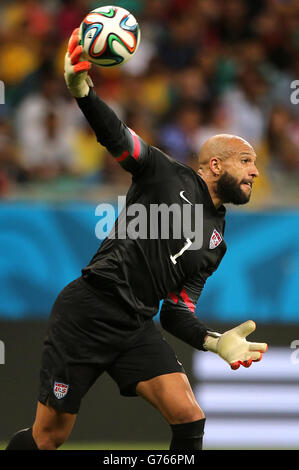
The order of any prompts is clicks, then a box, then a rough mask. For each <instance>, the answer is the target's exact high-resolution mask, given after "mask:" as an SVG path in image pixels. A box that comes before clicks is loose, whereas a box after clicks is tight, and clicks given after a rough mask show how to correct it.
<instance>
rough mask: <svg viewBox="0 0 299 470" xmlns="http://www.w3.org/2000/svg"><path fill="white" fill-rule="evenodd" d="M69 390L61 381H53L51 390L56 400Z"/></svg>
mask: <svg viewBox="0 0 299 470" xmlns="http://www.w3.org/2000/svg"><path fill="white" fill-rule="evenodd" d="M68 390H69V386H68V385H67V384H63V383H62V382H54V387H53V392H54V395H55V397H56V398H58V400H61V398H64V397H65V396H66V394H67V392H68Z"/></svg>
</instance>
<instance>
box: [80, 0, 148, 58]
mask: <svg viewBox="0 0 299 470" xmlns="http://www.w3.org/2000/svg"><path fill="white" fill-rule="evenodd" d="M79 37H80V44H81V45H82V48H83V57H84V56H85V57H84V58H85V59H86V60H89V61H90V62H92V63H93V64H96V65H101V66H103V67H113V66H115V65H121V64H124V63H125V62H127V61H128V60H129V59H130V58H131V57H132V56H133V55H134V54H135V52H136V51H137V49H138V46H139V43H140V28H139V25H138V23H137V21H136V19H135V18H134V16H133V15H132V14H131V13H130V12H129V11H128V10H125V9H124V8H121V7H116V6H103V7H100V8H96V9H95V10H93V11H91V12H90V13H88V15H87V16H86V17H85V18H84V20H83V21H82V23H81V25H80V31H79Z"/></svg>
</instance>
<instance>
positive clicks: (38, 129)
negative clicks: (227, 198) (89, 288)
mask: <svg viewBox="0 0 299 470" xmlns="http://www.w3.org/2000/svg"><path fill="white" fill-rule="evenodd" d="M105 4H107V2H106V1H104V2H103V1H100V0H97V1H90V0H64V1H63V0H41V1H37V0H10V1H5V0H2V2H1V5H0V80H1V85H2V87H1V92H2V91H3V93H2V96H1V97H0V225H1V232H0V280H1V282H0V340H2V341H3V343H4V345H5V364H2V365H1V364H0V377H1V387H0V397H1V398H2V399H1V400H0V416H1V419H0V440H2V441H6V440H7V439H8V438H9V436H10V435H11V434H12V433H13V432H14V431H16V430H17V429H21V428H24V427H27V426H29V425H30V424H31V422H32V419H33V414H34V410H35V403H36V395H37V387H38V373H39V360H40V352H41V347H42V341H43V337H44V334H45V331H46V320H47V318H48V315H49V312H50V309H51V306H52V303H53V301H54V300H55V298H56V296H57V294H58V292H59V291H60V290H61V289H62V288H63V287H64V286H65V285H66V284H67V283H68V282H70V281H71V280H73V279H74V278H76V277H78V276H79V275H80V270H81V268H82V267H83V266H85V265H86V264H87V263H88V262H89V260H90V258H91V257H92V255H93V254H94V252H95V250H96V249H97V248H98V246H99V244H100V240H98V239H97V238H96V236H95V226H96V223H97V221H98V218H97V217H96V215H95V209H96V206H97V205H98V204H99V203H101V202H112V203H115V204H116V202H117V196H118V195H125V194H126V191H127V189H128V187H129V185H130V175H129V174H127V173H126V172H124V171H123V170H122V169H121V168H120V167H119V166H118V165H117V163H116V162H115V161H114V160H113V159H112V158H111V156H110V155H109V154H108V153H107V151H106V150H105V149H104V148H102V147H101V146H100V145H99V144H97V142H96V139H95V137H94V135H93V133H92V131H91V130H90V128H89V127H88V125H87V122H86V121H85V119H84V118H83V116H82V115H81V113H80V111H79V109H78V107H77V104H76V102H75V101H74V99H73V98H72V97H71V96H70V94H69V93H68V90H67V88H66V86H65V83H64V80H63V61H64V54H65V51H66V47H67V42H68V38H69V36H70V34H71V32H72V30H73V29H74V28H75V27H77V26H79V24H80V22H81V21H82V19H83V18H84V16H85V15H86V14H87V13H88V12H89V11H90V10H92V9H93V8H96V7H99V6H101V5H105ZM113 4H114V5H118V6H122V7H124V8H127V9H129V10H130V11H131V12H132V13H133V14H134V15H135V16H136V18H137V19H138V21H139V23H140V27H141V36H142V39H141V44H140V47H139V50H138V51H137V53H136V55H135V56H134V57H133V58H132V59H131V61H130V62H129V63H127V64H126V65H124V66H123V67H120V68H115V69H113V68H112V69H110V70H109V69H105V68H100V67H95V66H93V69H92V71H91V76H92V78H93V81H94V84H95V88H96V91H97V93H98V94H99V95H100V96H101V97H102V99H104V100H105V101H106V102H107V103H108V104H109V105H110V106H111V107H112V108H113V109H114V110H115V111H116V113H117V114H118V116H119V117H120V118H121V119H122V120H124V121H125V122H126V123H127V124H128V125H129V127H131V128H132V129H134V130H135V132H136V133H138V134H139V135H140V136H141V137H142V138H143V139H144V140H146V141H147V142H148V143H150V144H152V145H154V146H157V147H159V148H161V149H163V150H164V151H166V152H167V153H169V154H170V155H171V156H172V157H174V158H176V159H177V160H179V161H181V162H184V163H187V164H189V165H190V166H192V167H193V168H196V165H197V162H196V155H197V154H198V152H199V150H200V148H201V146H202V145H203V143H204V142H205V140H206V139H207V138H209V137H210V136H211V135H213V134H217V133H223V132H225V133H233V134H237V135H240V136H242V137H243V138H245V139H247V140H248V141H249V142H250V143H251V144H252V145H253V146H254V147H255V150H256V152H257V155H258V161H257V164H258V169H259V172H260V177H259V178H258V180H257V181H256V183H255V185H254V190H253V195H252V199H251V201H250V203H249V204H248V205H247V206H244V207H242V210H239V209H237V208H233V207H229V208H228V209H229V210H228V218H227V228H226V234H225V238H226V242H227V245H228V252H227V254H226V257H225V258H224V260H223V262H222V264H221V266H220V268H219V269H218V271H217V272H216V273H215V274H214V275H213V277H212V278H211V279H210V280H209V281H208V282H207V286H206V289H205V291H204V293H203V295H202V297H201V299H200V301H199V304H198V306H197V311H196V312H197V314H198V315H199V316H200V318H201V319H202V320H203V321H205V322H206V323H208V324H209V325H211V326H214V327H215V328H216V329H217V330H219V331H224V329H225V328H227V327H230V326H232V325H236V323H237V322H241V321H245V320H247V319H249V318H252V319H253V320H254V321H256V323H257V325H258V328H257V331H256V333H254V334H253V340H254V341H266V342H268V343H269V346H270V347H269V351H268V352H267V354H266V355H265V357H264V360H263V361H262V362H261V363H260V364H256V365H254V366H255V367H251V368H250V369H248V370H243V371H238V372H232V371H230V370H227V369H226V367H225V364H221V365H220V364H219V363H218V362H217V358H216V359H215V358H214V357H213V358H211V357H210V356H208V355H206V354H203V353H194V351H193V350H192V348H189V347H188V346H186V345H184V344H183V343H182V342H180V341H178V340H175V339H173V338H169V341H170V342H171V344H172V345H173V346H174V347H175V348H176V350H177V352H178V355H179V356H180V357H181V359H182V360H183V362H184V365H185V368H186V371H187V372H188V374H189V377H190V380H191V382H192V384H193V386H194V390H195V391H196V395H197V398H198V401H199V403H200V404H201V406H202V408H203V409H204V410H205V411H206V416H207V418H208V420H207V430H206V441H205V442H206V448H246V447H249V448H273V447H275V448H279V447H281V448H294V447H295V448H298V446H299V444H298V443H299V416H298V411H299V357H298V358H297V356H296V349H295V346H293V349H292V347H291V344H293V345H294V344H295V343H294V340H296V339H298V346H299V304H298V288H299V249H298V233H299V209H298V207H299V189H298V176H299V92H297V93H296V88H295V86H296V84H295V85H294V81H296V80H299V4H298V1H296V0H246V1H245V0H138V1H137V0H123V1H114V2H113ZM298 87H299V82H298ZM156 318H157V321H159V315H158V314H157V317H156ZM296 344H297V343H296ZM298 346H297V347H298ZM207 356H208V357H207ZM215 360H216V362H215ZM0 362H1V361H0ZM218 366H219V367H218ZM211 371H212V372H211ZM4 404H5V406H4ZM244 404H246V408H244ZM111 415H113V416H114V418H115V419H117V423H118V426H117V429H115V426H114V423H115V420H114V421H113V420H111ZM140 416H141V417H142V418H141V421H140V419H139V417H140ZM169 437H170V433H169V429H168V426H167V425H166V424H165V423H164V422H163V420H162V418H160V416H158V415H157V414H156V411H155V410H152V409H150V408H149V406H148V405H146V404H143V403H140V400H139V399H136V400H133V399H124V398H120V397H119V395H118V391H117V389H116V387H115V385H114V384H113V383H112V382H111V381H110V379H109V378H107V377H103V379H101V380H99V381H98V383H97V384H96V385H95V386H94V387H93V389H92V390H91V391H90V393H89V394H88V396H87V397H86V399H85V401H84V404H83V406H82V411H81V412H80V415H79V418H78V422H77V424H76V427H75V429H74V432H73V434H72V437H71V439H70V443H69V445H74V446H77V447H76V448H78V446H79V445H81V446H83V447H84V446H85V447H84V448H87V447H88V446H91V445H92V446H94V447H93V448H95V446H100V445H102V446H104V447H103V448H108V449H110V448H113V446H117V445H120V446H123V447H121V448H129V446H131V448H147V447H146V446H149V447H148V448H152V449H153V448H165V449H167V446H168V443H167V442H168V439H169ZM154 441H155V442H154ZM119 442H121V444H117V443H119ZM72 443H73V444H72ZM88 443H89V444H88ZM90 443H93V444H90ZM109 446H110V447H109ZM124 446H127V447H124ZM138 446H139V447H138ZM153 446H154V447H153ZM159 446H160V447H159ZM163 446H164V447H163Z"/></svg>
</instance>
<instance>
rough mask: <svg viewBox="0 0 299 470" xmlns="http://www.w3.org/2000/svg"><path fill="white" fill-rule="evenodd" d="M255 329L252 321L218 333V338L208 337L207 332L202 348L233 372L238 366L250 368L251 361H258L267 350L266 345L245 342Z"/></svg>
mask: <svg viewBox="0 0 299 470" xmlns="http://www.w3.org/2000/svg"><path fill="white" fill-rule="evenodd" d="M255 328H256V325H255V323H254V321H252V320H248V321H246V322H245V323H242V324H241V325H239V326H236V327H235V328H233V329H232V330H229V331H226V332H225V333H223V334H222V335H220V334H219V333H218V335H219V337H213V336H209V332H208V336H207V337H206V340H205V343H204V348H205V349H207V350H208V351H212V352H214V353H216V354H218V355H219V356H220V357H222V359H224V360H225V361H226V362H228V364H229V365H230V366H231V368H232V369H233V370H236V369H239V367H240V364H241V365H242V366H244V367H250V366H251V363H252V361H254V362H257V361H260V360H261V359H262V357H263V354H262V353H264V352H266V351H267V349H268V345H267V344H266V343H250V342H249V341H246V339H245V338H246V336H248V335H249V334H250V333H252V332H253V331H254V330H255ZM211 334H213V333H211ZM216 335H217V333H216V334H215V336H216Z"/></svg>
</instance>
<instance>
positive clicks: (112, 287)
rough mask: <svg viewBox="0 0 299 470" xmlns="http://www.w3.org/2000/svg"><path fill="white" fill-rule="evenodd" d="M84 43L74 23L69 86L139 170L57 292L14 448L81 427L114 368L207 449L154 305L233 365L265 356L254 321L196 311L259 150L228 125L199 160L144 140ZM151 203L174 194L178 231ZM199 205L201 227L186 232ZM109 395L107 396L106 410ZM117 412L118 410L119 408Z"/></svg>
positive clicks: (183, 441) (119, 378) (182, 442)
mask: <svg viewBox="0 0 299 470" xmlns="http://www.w3.org/2000/svg"><path fill="white" fill-rule="evenodd" d="M81 52H82V48H81V46H79V45H78V31H77V30H75V31H74V33H73V35H72V38H71V40H70V42H69V49H68V53H67V55H66V59H65V79H66V83H67V86H68V88H69V90H70V92H71V94H72V95H73V96H74V98H75V99H76V100H77V103H78V105H79V107H80V109H81V110H82V112H83V114H84V115H85V117H86V119H87V121H88V122H89V124H90V125H91V127H92V129H93V130H94V132H95V134H96V136H97V139H98V141H99V142H100V143H101V144H102V145H104V146H105V147H106V148H107V149H108V150H109V152H110V153H111V155H112V156H113V157H114V159H115V160H116V161H117V162H118V163H119V164H120V165H121V166H122V167H123V168H124V169H125V170H127V171H129V172H130V173H131V174H132V184H131V186H130V189H129V191H128V193H127V207H125V208H124V209H123V211H122V213H121V214H120V216H119V218H118V220H117V222H116V223H115V226H114V229H113V231H112V233H113V236H108V237H106V238H105V240H104V241H103V243H102V244H101V246H100V248H99V250H98V251H97V253H96V254H95V255H94V257H93V258H92V260H91V261H90V263H89V264H88V265H87V266H86V267H85V268H83V269H82V275H81V276H80V277H79V278H78V279H76V280H75V281H73V282H71V283H70V284H69V285H68V286H66V287H65V288H64V289H63V291H62V292H61V293H60V294H59V296H58V297H57V300H56V302H55V304H54V306H53V309H52V312H51V316H50V320H49V328H48V334H47V337H46V339H45V342H44V348H43V352H42V361H41V362H42V364H41V373H40V392H39V397H38V404H37V412H36V418H35V421H34V424H33V426H32V427H30V428H28V429H25V430H22V431H20V432H18V433H17V434H15V435H14V436H13V438H12V440H11V441H10V443H9V445H8V447H7V449H8V450H13V449H36V450H37V449H57V448H58V447H59V446H60V445H61V444H62V443H63V442H64V441H65V440H66V439H67V438H68V436H69V435H70V433H71V430H72V428H73V426H74V423H75V420H76V416H77V413H78V411H79V408H80V404H81V400H82V398H83V396H84V395H85V394H86V393H87V392H88V390H89V388H90V387H91V385H92V384H93V383H94V382H95V381H96V380H97V379H98V378H99V376H100V375H101V374H102V373H103V372H104V371H106V372H107V373H108V374H109V375H110V376H111V377H112V378H113V380H115V382H116V383H117V385H118V387H119V390H120V393H121V394H122V395H124V396H127V397H130V396H131V397H134V396H140V397H142V398H144V399H145V400H146V401H147V402H149V403H150V404H151V405H153V407H155V408H156V409H157V410H159V412H160V413H161V414H162V416H163V417H164V418H165V420H166V422H167V423H168V424H169V425H170V427H171V431H172V439H171V443H170V450H190V449H191V450H200V449H202V439H203V434H204V425H205V416H204V412H203V410H202V409H201V408H200V406H199V404H198V403H197V402H196V399H195V396H194V394H193V391H192V389H191V387H190V384H189V381H188V378H187V376H186V373H185V371H184V368H183V365H182V364H181V362H180V361H179V360H178V359H177V357H176V355H175V353H174V351H173V350H172V348H171V347H170V346H169V344H168V343H167V342H166V340H165V339H164V337H163V336H162V334H161V332H160V330H159V329H157V327H156V324H155V323H154V322H153V317H154V316H155V315H156V314H157V312H158V310H159V304H160V301H161V300H162V299H163V300H164V302H163V305H162V308H161V312H160V321H161V325H162V327H163V328H164V329H165V330H167V331H168V332H170V333H172V334H173V335H174V336H176V337H178V338H180V339H182V340H183V341H185V342H186V343H187V344H189V345H190V346H191V347H193V348H195V349H199V350H202V351H211V352H213V353H216V354H218V355H219V356H220V357H222V358H223V359H224V360H225V361H226V362H227V364H229V366H230V367H231V368H232V369H234V370H235V369H238V368H239V367H240V365H242V366H244V367H249V366H250V365H251V363H252V362H253V361H259V360H260V359H261V358H262V353H263V352H265V351H266V349H267V345H266V344H265V343H251V342H248V341H247V340H246V337H247V335H248V334H249V333H251V332H252V331H254V329H255V324H254V322H253V321H251V320H249V321H247V322H245V323H243V324H242V325H239V326H237V327H235V328H233V329H232V330H229V331H227V332H225V333H223V334H220V333H217V332H214V331H211V329H210V328H208V326H206V325H204V324H203V323H202V322H201V321H200V320H199V319H198V318H197V316H196V315H195V307H196V303H197V301H198V298H199V296H200V294H201V291H202V289H203V287H204V284H205V281H206V279H207V278H208V277H209V276H210V275H211V274H212V273H213V272H214V271H215V270H216V269H217V267H218V266H219V263H220V262H221V259H222V258H223V256H224V254H225V251H226V244H225V241H224V225H225V221H224V218H225V210H226V209H225V207H224V206H223V204H224V203H233V204H245V203H246V202H248V201H249V199H250V195H251V191H252V185H253V182H254V179H255V178H256V177H257V176H258V170H257V168H256V164H255V162H256V155H255V152H254V149H253V148H252V146H251V145H250V144H249V143H248V142H246V141H245V140H244V139H242V138H240V137H237V136H232V135H226V134H223V135H216V136H214V137H212V138H211V139H209V140H208V141H207V142H206V143H205V145H204V146H203V148H202V149H201V152H200V155H199V161H198V172H196V171H194V170H193V169H191V168H190V167H188V166H186V165H183V164H181V163H179V162H177V161H175V160H173V159H172V158H171V157H169V156H167V155H165V154H164V153H163V152H161V151H160V150H159V149H157V148H155V147H152V146H150V145H148V144H146V143H145V142H144V141H143V140H142V139H141V138H140V137H139V136H138V135H136V134H135V132H134V131H133V130H131V129H129V128H128V127H127V126H126V125H125V124H124V123H123V122H121V121H120V120H119V119H118V117H117V116H116V115H115V113H114V112H113V111H112V110H111V109H110V108H109V107H108V106H107V105H106V104H105V103H104V102H103V101H102V100H101V99H100V98H99V97H98V96H97V95H96V93H95V92H94V90H93V87H92V83H91V81H90V79H89V77H88V75H87V70H88V69H89V68H90V64H89V63H88V62H85V61H80V55H81ZM137 205H138V206H137ZM153 205H156V206H157V205H159V206H160V207H162V206H163V207H164V208H165V207H168V208H170V207H173V206H174V205H175V208H176V210H175V211H174V213H173V214H174V215H173V219H172V223H170V226H169V227H168V228H169V229H171V228H174V227H176V228H178V226H179V228H181V231H180V235H179V236H177V232H176V236H173V234H171V230H168V233H169V235H168V236H165V233H164V232H163V227H164V225H165V217H164V216H165V212H164V216H163V217H161V218H160V219H154V218H153V217H152V212H151V210H152V208H153ZM141 209H144V211H143V210H141ZM187 209H188V210H187ZM136 210H137V212H138V210H139V211H140V212H144V213H145V214H146V218H145V219H143V220H142V219H138V223H139V225H140V224H141V225H142V223H144V224H147V223H148V222H149V224H152V225H154V227H150V228H153V230H149V231H148V232H147V236H144V232H142V236H141V235H140V234H139V235H138V233H137V236H136V230H133V229H132V227H135V228H136V220H135V221H134V218H133V217H132V216H133V215H134V214H135V212H136ZM198 214H200V226H198V227H197V228H198V230H197V231H196V232H192V231H191V230H190V233H189V234H187V235H186V233H185V232H186V230H185V229H186V226H187V225H189V224H190V226H191V225H194V222H195V225H196V223H197V222H198ZM182 215H183V216H184V217H183V216H182ZM161 219H163V220H161ZM132 222H134V225H132ZM163 224H164V225H163ZM164 228H165V227H164ZM197 232H201V243H200V244H198V243H195V242H196V237H197V236H198V233H197ZM124 234H125V236H124ZM152 234H156V235H157V234H158V236H151V235H152ZM197 241H198V240H197ZM82 242H84V241H83V240H82ZM224 366H225V365H224ZM109 405H110V404H109V403H101V402H100V401H99V409H98V410H96V414H98V415H99V416H100V415H101V407H102V406H105V407H106V406H109ZM111 419H112V420H113V421H114V422H116V420H117V419H118V417H117V416H114V414H113V408H111ZM101 425H103V426H105V423H101Z"/></svg>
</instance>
